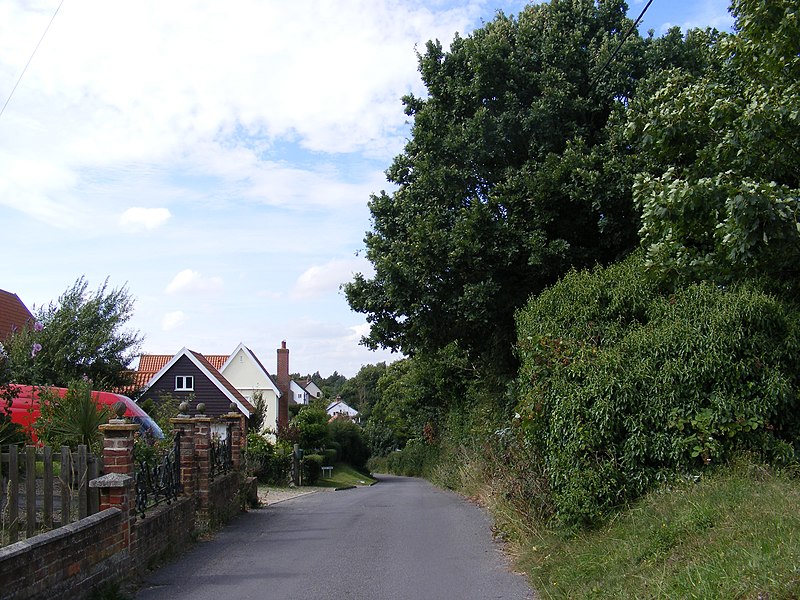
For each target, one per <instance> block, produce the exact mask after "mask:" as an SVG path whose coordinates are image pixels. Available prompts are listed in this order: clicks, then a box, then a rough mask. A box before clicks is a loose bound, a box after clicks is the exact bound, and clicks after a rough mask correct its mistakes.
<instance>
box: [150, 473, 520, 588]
mask: <svg viewBox="0 0 800 600" xmlns="http://www.w3.org/2000/svg"><path fill="white" fill-rule="evenodd" d="M509 569H510V567H509V564H508V562H507V560H506V559H505V557H504V556H503V554H502V552H501V547H500V546H499V545H498V544H497V543H495V542H493V541H492V538H491V533H490V520H489V518H488V517H487V516H486V515H485V514H484V512H483V511H481V510H480V509H479V508H477V507H475V506H473V505H471V504H469V503H468V502H466V501H465V500H463V499H462V498H461V497H460V496H458V495H456V494H453V493H450V492H446V491H442V490H439V489H437V488H435V487H433V486H432V485H430V484H429V483H427V482H425V481H423V480H420V479H414V478H405V477H393V476H381V481H380V482H379V483H378V484H377V485H375V486H372V487H364V488H357V489H353V490H343V491H339V492H328V493H316V494H309V495H305V496H301V497H298V498H294V499H290V500H286V501H284V502H281V503H279V504H275V505H272V506H269V507H267V508H264V509H259V510H255V511H252V512H249V513H247V514H246V515H242V516H241V517H239V518H238V519H236V520H235V521H234V522H233V523H232V524H231V525H228V526H227V527H225V528H224V529H223V530H222V531H220V532H219V533H218V534H217V535H216V536H215V538H214V539H213V540H211V541H208V542H201V543H199V544H197V545H196V546H195V547H194V548H193V549H192V550H191V551H190V552H189V553H187V554H185V555H184V556H183V557H181V558H180V559H179V560H178V561H176V562H173V563H170V564H169V565H168V566H166V567H164V568H162V569H159V570H157V571H155V572H153V573H151V574H150V575H149V576H148V578H147V580H146V582H145V585H144V586H143V587H142V589H141V590H140V591H139V593H138V595H137V596H136V598H137V599H139V600H157V599H170V600H180V599H183V598H186V599H189V598H191V599H192V600H234V599H260V600H261V599H264V600H271V599H274V600H328V599H348V600H400V599H402V600H416V599H419V600H438V599H441V600H450V599H453V600H471V599H474V600H490V599H500V598H502V599H508V600H525V599H529V598H533V597H534V595H533V593H532V592H531V590H530V588H529V587H528V585H527V583H526V580H525V579H524V578H523V577H521V576H519V575H516V574H513V573H512V572H511V571H510V570H509Z"/></svg>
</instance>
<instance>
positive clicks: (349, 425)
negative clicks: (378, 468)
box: [328, 419, 370, 470]
mask: <svg viewBox="0 0 800 600" xmlns="http://www.w3.org/2000/svg"><path fill="white" fill-rule="evenodd" d="M328 436H329V438H330V439H331V440H332V441H334V442H336V443H337V444H338V449H339V452H338V455H339V459H340V460H342V461H344V462H346V463H349V464H350V465H352V466H353V467H355V468H356V469H362V470H363V469H364V468H365V467H366V464H367V460H368V459H369V456H370V451H369V448H368V447H367V444H366V442H365V441H364V434H363V432H362V430H361V427H359V426H358V425H356V424H355V423H353V422H352V421H351V420H350V419H334V420H333V421H331V422H330V423H329V424H328Z"/></svg>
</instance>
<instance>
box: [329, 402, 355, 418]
mask: <svg viewBox="0 0 800 600" xmlns="http://www.w3.org/2000/svg"><path fill="white" fill-rule="evenodd" d="M325 412H327V413H328V414H329V415H334V414H338V413H344V414H348V415H357V414H358V411H357V410H356V409H355V408H353V407H352V406H350V405H349V404H347V402H344V401H343V400H334V401H333V402H331V403H330V404H329V405H328V408H326V409H325Z"/></svg>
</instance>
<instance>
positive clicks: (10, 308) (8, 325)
mask: <svg viewBox="0 0 800 600" xmlns="http://www.w3.org/2000/svg"><path fill="white" fill-rule="evenodd" d="M30 321H33V315H32V314H31V311H29V310H28V308H27V307H26V306H25V305H24V304H23V303H22V300H20V299H19V296H17V295H16V294H12V293H11V292H6V291H5V290H0V341H2V340H5V339H6V338H7V337H8V336H9V335H11V332H12V331H15V330H16V329H22V328H23V327H24V326H25V325H26V324H27V323H28V322H30Z"/></svg>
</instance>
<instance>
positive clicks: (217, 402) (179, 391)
mask: <svg viewBox="0 0 800 600" xmlns="http://www.w3.org/2000/svg"><path fill="white" fill-rule="evenodd" d="M155 364H160V363H155V362H153V363H150V364H148V363H145V366H153V365H155ZM140 366H141V361H140ZM165 395H169V396H171V397H172V398H175V399H176V400H178V401H179V402H183V401H186V402H188V403H189V412H190V414H197V412H198V411H197V405H198V404H200V403H203V404H205V414H206V415H207V416H209V417H219V416H221V415H223V414H227V413H229V412H230V411H231V406H235V408H236V410H238V411H239V412H240V413H241V414H243V415H244V416H245V417H248V418H249V417H250V415H251V414H252V413H253V411H254V410H255V408H254V407H253V405H252V404H251V403H250V401H249V400H248V399H247V398H245V397H244V396H243V395H242V394H241V393H240V392H239V390H237V389H236V388H235V387H234V386H233V384H231V382H230V381H228V380H227V379H226V378H225V377H224V376H223V375H222V373H220V372H219V370H218V369H216V368H215V367H214V365H212V364H211V362H209V360H208V359H207V358H206V357H205V356H203V355H202V354H200V353H199V352H194V351H192V350H189V349H188V348H182V349H181V350H180V351H179V352H178V353H177V354H175V355H174V356H172V357H170V358H169V360H168V361H167V362H166V364H164V365H163V366H162V367H161V368H160V369H159V370H158V372H157V373H155V374H154V375H153V376H152V377H151V378H150V380H149V381H148V383H147V385H146V388H145V390H144V392H143V393H142V395H141V397H140V399H139V402H142V401H143V400H146V399H148V398H149V399H151V400H152V401H153V402H155V403H158V402H160V401H161V398H162V397H163V396H165Z"/></svg>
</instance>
